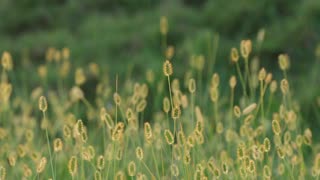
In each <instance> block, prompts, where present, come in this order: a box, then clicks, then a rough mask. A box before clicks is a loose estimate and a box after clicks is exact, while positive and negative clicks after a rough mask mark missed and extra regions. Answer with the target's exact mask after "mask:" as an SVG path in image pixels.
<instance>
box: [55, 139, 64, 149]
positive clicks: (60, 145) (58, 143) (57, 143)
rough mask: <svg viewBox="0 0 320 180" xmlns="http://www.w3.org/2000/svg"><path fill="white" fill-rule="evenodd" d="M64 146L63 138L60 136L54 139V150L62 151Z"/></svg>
mask: <svg viewBox="0 0 320 180" xmlns="http://www.w3.org/2000/svg"><path fill="white" fill-rule="evenodd" d="M62 148H63V143H62V140H61V139H60V138H57V139H55V140H54V141H53V150H54V152H59V151H61V150H62Z"/></svg>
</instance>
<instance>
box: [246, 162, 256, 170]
mask: <svg viewBox="0 0 320 180" xmlns="http://www.w3.org/2000/svg"><path fill="white" fill-rule="evenodd" d="M248 171H249V172H250V173H254V172H255V171H256V164H255V163H254V161H253V160H250V161H249V166H248Z"/></svg>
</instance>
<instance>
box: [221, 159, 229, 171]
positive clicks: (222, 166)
mask: <svg viewBox="0 0 320 180" xmlns="http://www.w3.org/2000/svg"><path fill="white" fill-rule="evenodd" d="M221 169H222V173H223V174H228V172H229V166H228V164H227V163H226V162H223V163H222V165H221Z"/></svg>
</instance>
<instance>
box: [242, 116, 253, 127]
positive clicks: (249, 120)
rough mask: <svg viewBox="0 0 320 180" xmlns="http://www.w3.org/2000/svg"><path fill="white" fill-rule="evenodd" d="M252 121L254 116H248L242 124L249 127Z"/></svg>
mask: <svg viewBox="0 0 320 180" xmlns="http://www.w3.org/2000/svg"><path fill="white" fill-rule="evenodd" d="M253 119H254V115H252V114H249V115H248V116H247V117H246V118H245V119H244V124H246V125H250V123H251V122H252V120H253Z"/></svg>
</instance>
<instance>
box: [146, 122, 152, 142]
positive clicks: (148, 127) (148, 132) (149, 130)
mask: <svg viewBox="0 0 320 180" xmlns="http://www.w3.org/2000/svg"><path fill="white" fill-rule="evenodd" d="M144 137H145V138H146V139H151V138H152V128H151V125H150V123H149V122H145V123H144Z"/></svg>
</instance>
